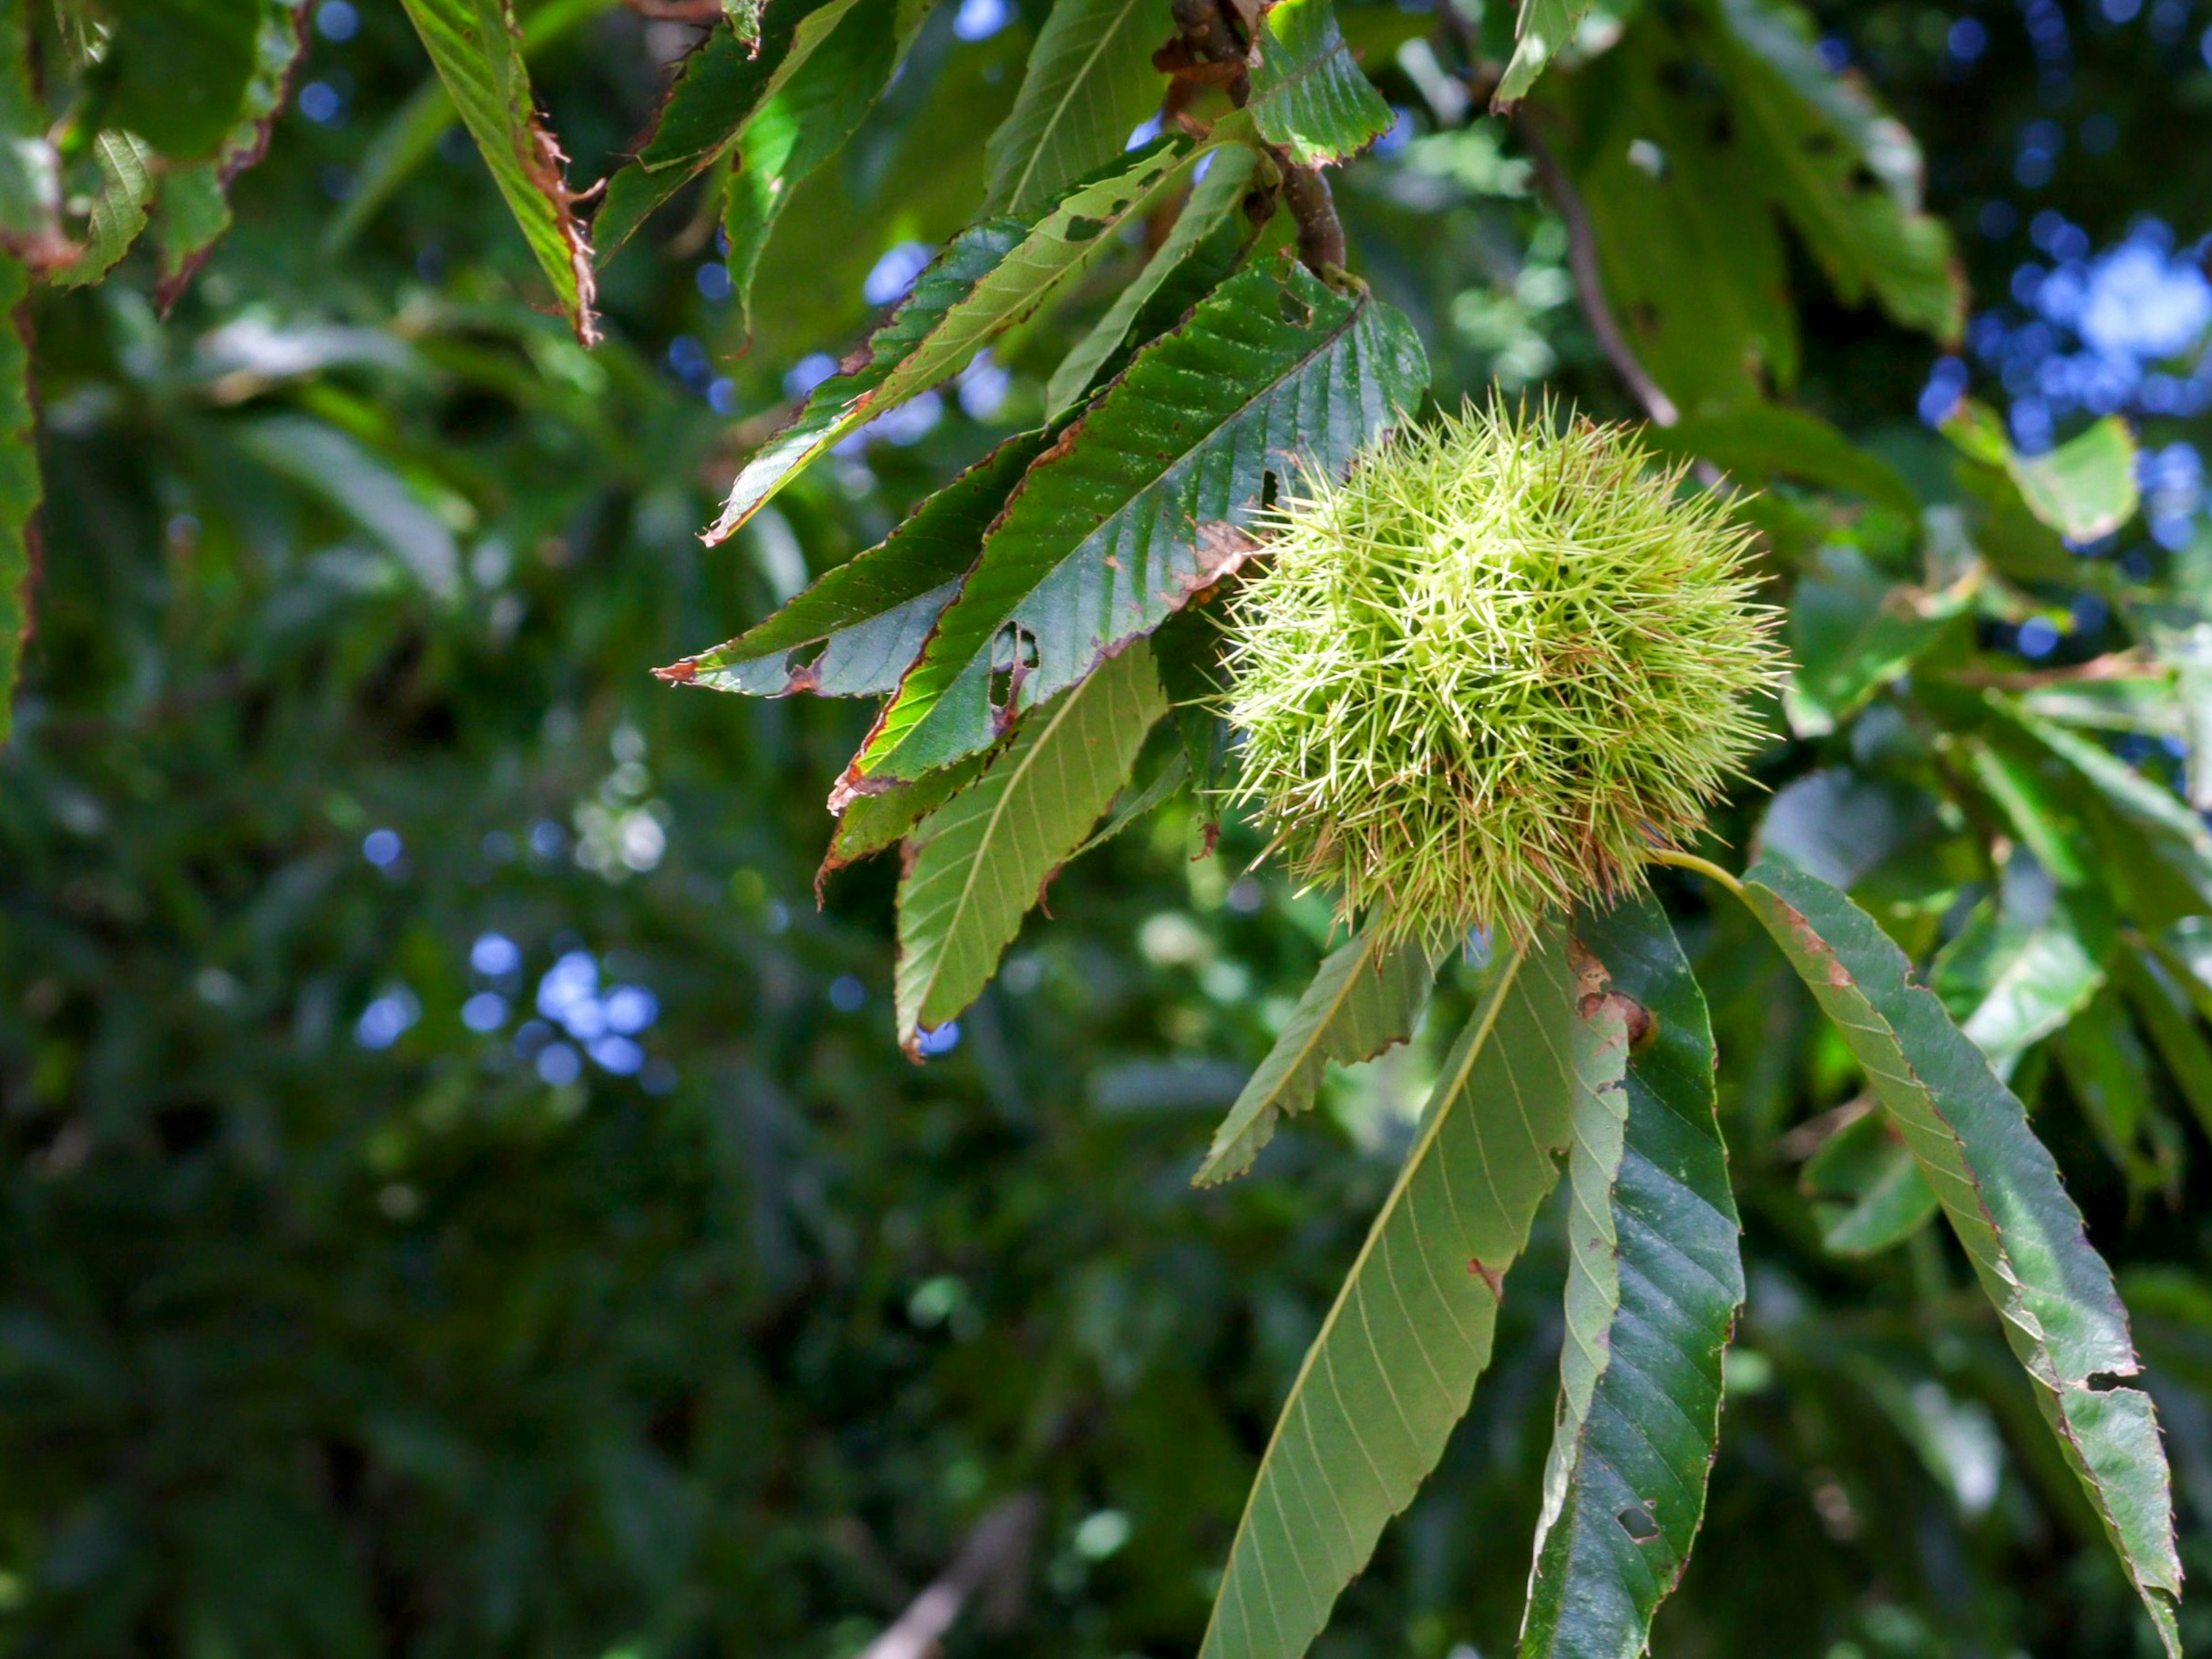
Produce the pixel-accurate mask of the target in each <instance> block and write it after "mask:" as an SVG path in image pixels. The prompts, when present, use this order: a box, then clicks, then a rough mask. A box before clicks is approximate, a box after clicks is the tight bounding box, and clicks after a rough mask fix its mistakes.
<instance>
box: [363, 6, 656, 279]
mask: <svg viewBox="0 0 2212 1659" xmlns="http://www.w3.org/2000/svg"><path fill="white" fill-rule="evenodd" d="M619 3H621V0H547V3H545V4H544V5H541V6H539V7H538V9H536V10H534V11H532V13H531V14H530V15H529V16H527V17H526V18H524V19H523V20H522V56H523V60H524V61H525V62H526V63H527V62H530V61H532V60H534V59H535V58H537V56H538V53H539V52H543V51H544V49H545V48H546V47H548V46H551V45H553V44H554V42H556V40H561V39H562V37H564V36H565V35H567V34H568V32H569V31H570V30H571V29H573V28H574V27H576V26H577V25H578V24H579V23H581V22H583V21H586V19H588V18H592V17H596V16H598V15H599V14H600V13H601V12H603V11H606V10H609V9H611V8H612V7H614V6H616V5H617V4H619ZM454 119H455V117H454V114H453V94H451V93H449V92H447V90H446V83H445V82H443V81H441V80H440V79H439V78H438V77H437V76H435V75H433V76H430V78H429V79H428V80H427V81H425V82H422V84H421V85H420V86H418V87H416V88H415V90H414V91H413V92H412V93H410V94H408V98H407V101H406V102H404V103H403V104H402V105H400V106H399V107H398V110H396V111H394V112H392V115H391V116H390V117H389V118H387V119H386V121H385V123H384V125H382V126H380V127H379V128H378V129H377V130H376V136H375V137H373V138H371V139H370V140H369V141H368V149H366V150H365V151H364V152H363V153H362V158H361V167H360V168H359V169H358V170H357V171H356V173H355V174H354V182H353V191H352V193H351V194H350V195H349V196H348V197H346V199H345V205H344V206H343V207H342V208H340V209H339V210H338V211H337V216H336V217H334V218H333V219H332V220H331V223H330V228H329V229H327V230H325V232H324V233H323V251H324V252H325V253H328V254H331V255H333V256H335V255H337V254H339V253H342V252H344V251H345V250H346V248H347V247H348V246H349V245H350V244H351V243H352V241H353V239H354V238H355V237H356V236H358V235H359V234H361V230H362V226H364V225H366V224H367V223H368V222H369V221H370V220H371V219H373V218H374V217H375V216H376V214H377V211H378V210H379V209H380V208H382V207H383V205H384V204H386V202H388V201H390V200H391V199H392V197H393V196H395V195H397V194H398V190H399V187H400V185H404V184H405V183H406V182H407V180H408V179H410V178H412V177H413V176H414V174H415V173H416V170H417V169H418V168H420V167H422V165H423V164H424V163H425V162H427V161H429V159H430V158H431V157H432V156H433V155H436V154H437V153H438V140H439V139H441V138H442V137H445V136H446V132H447V129H448V128H450V127H451V126H452V125H453V121H454Z"/></svg>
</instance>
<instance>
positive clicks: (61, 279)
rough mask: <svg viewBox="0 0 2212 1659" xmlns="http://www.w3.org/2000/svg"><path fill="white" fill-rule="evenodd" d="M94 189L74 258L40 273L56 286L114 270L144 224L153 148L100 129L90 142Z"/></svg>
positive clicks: (81, 283) (87, 282)
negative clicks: (97, 180)
mask: <svg viewBox="0 0 2212 1659" xmlns="http://www.w3.org/2000/svg"><path fill="white" fill-rule="evenodd" d="M92 155H93V161H94V165H95V166H96V167H98V168H99V170H100V189H99V191H97V192H96V193H95V194H94V197H93V198H92V217H91V220H90V222H88V224H87V225H86V227H85V232H84V238H83V240H82V244H81V245H80V246H79V247H78V249H77V252H76V258H72V259H68V260H64V262H63V263H61V264H58V265H56V266H54V267H53V268H52V270H49V271H48V272H47V273H46V280H47V281H48V282H50V283H52V284H53V285H54V286H55V287H56V288H88V287H89V286H91V285H92V284H93V283H97V282H98V281H100V278H101V277H103V276H106V275H107V273H108V272H109V271H111V270H114V269H115V265H116V262H117V261H118V260H119V259H120V258H122V257H123V256H124V255H125V253H127V252H130V251H131V243H133V242H135V241H137V240H138V233H139V232H140V231H142V230H143V229H145V228H146V210H147V204H149V203H150V202H151V201H152V200H153V199H154V182H155V179H154V167H153V161H154V153H153V151H151V150H150V149H147V147H146V146H145V145H144V144H143V143H140V142H139V141H138V140H137V138H135V137H132V136H131V134H129V133H127V132H103V133H101V134H100V136H99V137H97V138H95V139H94V140H93V141H92Z"/></svg>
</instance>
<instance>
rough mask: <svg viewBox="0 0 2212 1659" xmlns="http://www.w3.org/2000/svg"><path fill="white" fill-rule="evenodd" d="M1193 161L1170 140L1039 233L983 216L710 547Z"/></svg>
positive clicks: (1036, 295) (926, 381)
mask: <svg viewBox="0 0 2212 1659" xmlns="http://www.w3.org/2000/svg"><path fill="white" fill-rule="evenodd" d="M1192 154H1193V151H1192V147H1191V142H1190V140H1189V139H1188V138H1185V137H1181V136H1180V135H1178V136H1176V137H1172V138H1165V139H1162V140H1161V141H1160V142H1159V143H1157V144H1153V145H1152V146H1150V147H1148V148H1147V149H1145V150H1144V151H1142V152H1141V153H1140V154H1139V155H1137V156H1136V157H1135V158H1134V159H1133V161H1131V162H1130V164H1129V165H1128V166H1127V167H1123V168H1121V170H1120V171H1118V172H1117V173H1115V174H1113V175H1112V176H1111V177H1109V178H1106V179H1099V180H1097V181H1095V182H1093V183H1091V184H1087V185H1081V186H1079V187H1078V188H1077V189H1075V190H1073V191H1069V192H1068V194H1067V195H1066V197H1065V198H1063V199H1062V200H1061V202H1060V204H1059V205H1058V206H1056V207H1055V208H1054V209H1053V210H1052V211H1051V212H1050V213H1048V214H1047V215H1046V216H1044V217H1043V218H1042V219H1041V220H1039V221H1038V222H1036V224H1035V225H1034V226H1030V225H1025V224H1024V223H1023V222H1020V221H1019V220H1016V219H1008V218H994V219H986V220H984V221H982V222H981V223H978V224H974V225H970V226H969V227H968V228H967V229H965V230H963V231H962V232H961V233H960V234H959V235H957V236H956V237H955V238H953V240H952V245H951V247H949V248H947V249H946V250H945V252H944V253H943V254H941V255H939V258H938V259H937V261H936V263H935V264H932V265H931V266H930V267H929V268H928V269H927V270H925V271H923V272H922V273H921V276H920V277H919V278H917V279H916V281H915V285H914V291H913V292H912V293H911V294H909V295H908V296H907V297H906V299H905V300H904V301H902V302H901V304H900V306H899V307H898V309H897V310H896V311H894V312H893V313H891V315H890V320H889V321H887V322H885V323H884V325H883V326H882V327H881V328H879V329H878V330H877V331H876V332H875V333H874V334H873V335H872V337H870V338H869V340H868V343H867V344H866V346H864V347H862V348H861V349H860V351H858V352H855V353H854V355H853V356H850V357H848V358H847V359H846V361H845V362H844V363H843V364H842V365H841V366H840V373H839V374H836V376H835V377H833V378H832V379H830V380H825V381H824V382H823V384H822V385H821V386H817V387H816V388H815V390H814V393H813V395H812V396H811V397H810V398H808V399H807V400H806V403H805V406H804V407H803V408H801V409H800V410H799V413H798V415H797V416H795V417H793V421H792V422H791V424H790V425H788V426H787V427H786V428H784V429H783V430H782V431H781V432H779V433H778V434H776V435H775V437H773V438H771V439H770V440H769V441H768V442H767V443H766V444H764V445H763V446H762V447H761V449H760V450H759V451H758V453H756V454H755V455H754V456H753V458H752V459H750V460H749V461H747V462H746V463H745V465H744V470H743V471H740V472H739V473H738V479H737V483H735V484H733V485H732V487H731V489H730V498H729V501H728V502H727V503H726V505H725V506H724V507H723V508H722V515H721V517H720V519H719V520H716V521H715V523H714V528H713V529H711V530H709V531H708V532H707V540H708V543H710V544H712V543H715V542H719V541H721V540H722V539H723V538H726V537H727V536H728V535H729V534H730V533H731V532H732V531H734V530H736V529H737V528H738V526H740V525H742V524H744V521H745V520H747V519H750V517H751V516H752V515H753V514H754V513H757V512H758V511H760V509H761V507H762V506H763V504H764V503H765V502H766V501H768V500H769V497H771V496H772V495H775V492H776V491H777V490H779V489H782V488H783V486H784V485H785V484H787V483H789V482H790V481H791V480H792V478H793V477H796V476H797V474H798V473H799V471H800V470H801V469H802V468H804V467H805V466H806V465H809V464H810V463H811V462H812V461H813V460H815V459H817V457H819V456H820V455H822V454H823V453H824V452H825V451H827V450H828V449H829V447H831V446H832V445H834V444H836V442H837V441H839V440H840V439H842V438H843V437H844V436H846V435H847V434H848V433H851V432H854V431H857V430H858V429H859V428H861V427H862V426H865V425H866V423H867V422H869V421H871V420H872V419H874V418H875V417H876V416H878V415H881V414H883V413H884V412H885V411H886V410H891V409H895V408H896V407H897V406H898V405H899V404H902V403H904V402H905V401H906V400H907V399H908V398H911V397H913V396H914V395H915V393H917V392H923V391H926V390H927V389H928V388H929V387H930V386H934V385H936V384H937V383H938V382H939V380H943V379H945V376H946V375H948V374H952V373H953V372H954V371H955V370H957V369H958V368H960V367H961V366H962V365H963V364H964V363H966V362H968V360H969V358H971V357H973V356H975V353H976V352H977V351H978V350H979V349H981V348H982V347H984V346H986V345H987V344H989V343H990V342H991V341H992V339H993V338H994V337H996V336H997V335H998V334H999V333H1000V331H1002V330H1004V329H1006V328H1007V327H1009V326H1011V325H1013V324H1014V323H1017V322H1018V321H1020V320H1021V319H1024V317H1027V316H1030V315H1031V314H1032V313H1035V312H1036V309H1037V308H1038V307H1040V306H1042V305H1043V304H1044V303H1045V302H1046V301H1047V300H1048V299H1049V298H1050V297H1051V296H1052V295H1053V294H1054V291H1055V290H1056V289H1058V288H1059V287H1060V284H1061V283H1062V282H1064V281H1065V280H1066V278H1067V276H1069V275H1070V274H1071V273H1073V271H1074V270H1076V269H1077V267H1078V265H1079V264H1080V263H1081V262H1082V260H1083V259H1084V258H1085V257H1086V256H1087V255H1089V254H1090V253H1091V252H1092V251H1093V249H1094V248H1095V247H1097V246H1102V245H1103V243H1102V241H1101V239H1102V238H1108V237H1111V236H1113V235H1114V234H1115V233H1116V232H1118V231H1119V230H1120V229H1121V226H1122V225H1124V224H1126V223H1127V222H1129V220H1130V219H1131V218H1132V217H1133V216H1134V215H1135V214H1136V213H1137V212H1138V211H1139V209H1140V208H1142V207H1143V206H1144V204H1145V203H1146V199H1147V198H1148V197H1151V196H1152V193H1153V192H1154V191H1156V190H1158V188H1159V187H1160V186H1161V185H1164V184H1165V183H1167V182H1168V181H1169V180H1170V179H1171V178H1173V177H1174V176H1175V174H1176V173H1177V172H1178V171H1179V170H1180V169H1181V168H1182V167H1184V166H1185V165H1186V164H1187V163H1188V161H1189V160H1190V158H1191V155H1192Z"/></svg>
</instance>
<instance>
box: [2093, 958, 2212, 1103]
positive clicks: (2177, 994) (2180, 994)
mask: <svg viewBox="0 0 2212 1659" xmlns="http://www.w3.org/2000/svg"><path fill="white" fill-rule="evenodd" d="M2183 971H2184V973H2186V969H2184V970H2183ZM2112 979H2113V981H2114V983H2116V984H2117V985H2118V986H2119V987H2120V989H2121V990H2122V991H2123V992H2124V994H2126V996H2127V1000H2128V1005H2129V1006H2130V1007H2132V1008H2133V1009H2134V1010H2135V1011H2136V1018H2137V1019H2138V1020H2140V1021H2142V1027H2143V1030H2146V1031H2147V1032H2148V1033H2149V1034H2150V1040H2151V1045H2152V1047H2154V1048H2156V1049H2157V1050H2158V1057H2159V1059H2160V1060H2163V1061H2164V1062H2165V1064H2166V1075H2167V1076H2169V1077H2171V1078H2172V1079H2173V1086H2174V1088H2175V1090H2176V1091H2178V1092H2179V1094H2180V1096H2181V1097H2182V1099H2183V1100H2184V1101H2185V1102H2186V1103H2187V1104H2188V1107H2189V1110H2190V1113H2191V1115H2192V1116H2194V1117H2195V1118H2196V1120H2197V1127H2198V1128H2199V1129H2201V1130H2203V1132H2204V1133H2205V1135H2206V1136H2207V1137H2208V1138H2212V1042H2206V1041H2205V1037H2204V1032H2203V1029H2202V1028H2201V1027H2200V1026H2199V1025H2198V1024H2197V1016H2196V1013H2195V1012H2194V1011H2193V1010H2192V1009H2191V1006H2190V1001H2189V997H2188V994H2187V993H2186V992H2185V991H2184V990H2183V989H2182V988H2181V987H2180V986H2179V985H2177V984H2176V983H2175V982H2174V981H2175V975H2174V974H2173V972H2172V969H2170V968H2169V967H2168V966H2167V964H2166V963H2164V962H2162V961H2161V960H2160V958H2159V957H2158V956H2157V955H2156V954H2155V953H2154V951H2153V950H2152V949H2151V947H2150V946H2149V945H2146V944H2138V943H2134V942H2130V944H2128V945H2124V946H2123V947H2122V948H2121V949H2120V950H2119V951H2118V952H2116V953H2115V955H2114V956H2113V958H2112Z"/></svg>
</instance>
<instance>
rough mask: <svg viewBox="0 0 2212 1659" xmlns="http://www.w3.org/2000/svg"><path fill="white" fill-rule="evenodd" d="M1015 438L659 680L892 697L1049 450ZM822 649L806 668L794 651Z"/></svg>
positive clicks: (755, 690) (1039, 436) (1032, 436)
mask: <svg viewBox="0 0 2212 1659" xmlns="http://www.w3.org/2000/svg"><path fill="white" fill-rule="evenodd" d="M1046 441H1047V435H1046V434H1045V433H1043V432H1042V431H1039V432H1027V433H1024V434H1022V435H1020V436H1018V437H1014V438H1009V439H1007V440H1006V442H1004V443H1002V444H1000V446H999V447H998V448H996V449H994V450H993V451H992V452H991V453H989V454H988V455H987V456H985V457H984V458H983V459H981V460H980V461H978V462H976V463H975V465H973V466H971V467H969V469H968V470H967V471H965V472H963V473H962V474H961V475H960V476H959V477H957V478H955V479H954V480H953V481H952V482H951V483H949V484H947V485H946V486H945V488H944V489H940V490H939V491H938V492H937V493H936V494H935V495H932V496H931V497H929V499H928V500H927V501H924V502H922V504H921V506H920V507H916V508H915V510H914V512H913V513H911V514H910V515H908V518H907V520H906V521H905V522H904V523H903V524H902V525H900V526H899V527H898V528H897V529H896V530H894V531H893V532H891V533H890V536H888V537H887V538H884V540H883V541H881V542H879V543H878V544H876V545H875V546H873V547H872V548H870V549H869V550H867V551H866V552H865V553H862V554H860V555H858V556H855V557H854V558H852V559H850V560H848V561H847V562H845V563H843V564H841V565H839V566H838V567H837V568H836V569H834V570H832V571H829V573H828V574H825V575H823V577H822V579H821V580H818V581H817V582H816V583H815V584H814V585H813V586H811V587H809V588H808V589H807V590H806V591H805V592H803V593H800V594H799V595H797V596H796V597H795V598H793V599H792V600H791V602H790V603H789V604H787V605H785V606H784V607H783V608H782V609H781V611H777V612H776V613H775V615H774V616H772V617H769V618H768V619H767V620H766V621H764V622H762V623H757V624H756V625H755V626H754V627H752V628H750V629H747V630H746V631H745V632H744V633H743V634H740V635H738V637H737V638H736V639H734V640H732V641H729V642H728V643H727V644H726V645H719V646H716V647H714V649H713V650H711V651H704V652H702V653H699V654H698V655H697V656H696V657H686V658H684V659H683V660H682V661H681V662H678V663H676V664H674V665H671V666H670V667H667V668H664V669H661V670H659V674H660V677H661V678H663V679H668V680H676V681H678V682H681V683H683V684H690V685H703V686H708V687H710V688H712V689H713V690H717V691H743V692H746V693H749V694H750V695H751V696H757V697H782V696H789V695H791V694H792V693H793V692H794V691H811V692H814V693H816V694H817V696H825V697H861V696H878V695H881V694H882V693H884V692H887V691H892V690H896V689H897V687H898V683H899V681H900V679H901V678H902V677H903V676H904V675H905V673H906V671H907V669H908V666H910V665H912V663H913V662H914V659H915V657H916V656H917V655H919V654H920V653H921V647H922V642H923V641H925V640H927V638H928V637H929V631H930V629H932V628H933V627H934V626H935V625H936V623H937V618H938V617H939V614H940V613H941V612H942V611H944V609H945V606H946V605H950V604H951V602H952V596H953V595H954V594H956V593H957V592H959V591H960V579H961V578H962V577H963V576H964V575H966V574H967V573H968V569H969V566H971V565H973V564H974V563H975V556H976V554H977V552H978V551H979V550H981V547H982V545H983V532H985V531H986V530H987V529H988V528H989V527H990V525H991V521H992V520H994V519H995V518H996V517H997V516H998V515H999V513H1000V510H1001V509H1002V508H1004V507H1005V506H1006V496H1007V494H1008V493H1009V492H1010V491H1011V490H1012V489H1013V488H1014V486H1015V484H1016V483H1018V482H1019V481H1020V479H1021V476H1022V474H1023V472H1024V471H1026V470H1027V469H1028V467H1029V465H1030V462H1032V461H1034V460H1035V459H1036V458H1037V456H1038V455H1039V453H1042V451H1043V449H1044V447H1045V443H1046ZM816 646H819V647H821V649H820V651H819V652H818V653H817V654H816V655H815V656H814V657H813V658H812V659H811V660H809V661H807V662H804V663H802V662H800V661H799V656H798V653H800V652H802V651H805V650H807V649H809V648H810V647H816Z"/></svg>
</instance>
